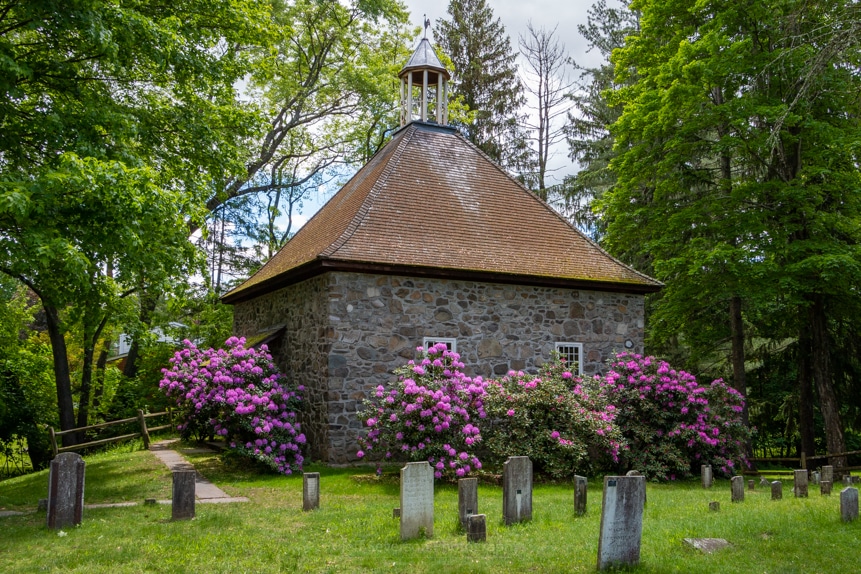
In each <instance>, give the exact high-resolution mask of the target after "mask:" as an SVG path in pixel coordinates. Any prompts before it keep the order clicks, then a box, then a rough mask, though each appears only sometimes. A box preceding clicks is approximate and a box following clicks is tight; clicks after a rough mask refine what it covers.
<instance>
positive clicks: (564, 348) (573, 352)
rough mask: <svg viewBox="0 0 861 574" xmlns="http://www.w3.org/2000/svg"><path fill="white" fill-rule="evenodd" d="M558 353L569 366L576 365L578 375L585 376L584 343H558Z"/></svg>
mask: <svg viewBox="0 0 861 574" xmlns="http://www.w3.org/2000/svg"><path fill="white" fill-rule="evenodd" d="M556 352H557V353H558V354H559V358H561V359H565V363H566V364H567V365H571V364H575V363H576V365H577V369H576V374H578V375H582V374H583V343H556Z"/></svg>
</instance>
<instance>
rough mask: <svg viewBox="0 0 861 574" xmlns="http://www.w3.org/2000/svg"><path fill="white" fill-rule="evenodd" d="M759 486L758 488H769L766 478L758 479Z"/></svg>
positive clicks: (769, 484)
mask: <svg viewBox="0 0 861 574" xmlns="http://www.w3.org/2000/svg"><path fill="white" fill-rule="evenodd" d="M759 485H760V486H766V487H770V486H771V483H770V482H769V481H768V479H767V478H765V477H764V476H763V477H762V478H760V479H759Z"/></svg>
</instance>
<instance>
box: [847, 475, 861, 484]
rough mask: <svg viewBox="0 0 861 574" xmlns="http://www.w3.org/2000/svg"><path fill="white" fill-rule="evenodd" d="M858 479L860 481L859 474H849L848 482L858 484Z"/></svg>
mask: <svg viewBox="0 0 861 574" xmlns="http://www.w3.org/2000/svg"><path fill="white" fill-rule="evenodd" d="M859 481H861V476H850V477H849V482H850V483H851V484H858V482H859Z"/></svg>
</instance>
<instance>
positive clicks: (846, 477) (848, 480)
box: [843, 474, 852, 486]
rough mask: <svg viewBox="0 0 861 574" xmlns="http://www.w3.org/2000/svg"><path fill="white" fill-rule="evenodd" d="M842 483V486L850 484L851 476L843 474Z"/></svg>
mask: <svg viewBox="0 0 861 574" xmlns="http://www.w3.org/2000/svg"><path fill="white" fill-rule="evenodd" d="M843 485H844V486H852V477H851V476H849V475H848V474H847V475H844V476H843Z"/></svg>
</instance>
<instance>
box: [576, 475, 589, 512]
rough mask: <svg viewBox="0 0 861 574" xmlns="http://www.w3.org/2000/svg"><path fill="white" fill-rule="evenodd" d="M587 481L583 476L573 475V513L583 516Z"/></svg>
mask: <svg viewBox="0 0 861 574" xmlns="http://www.w3.org/2000/svg"><path fill="white" fill-rule="evenodd" d="M588 486H589V482H588V481H587V480H586V477H585V476H578V475H576V474H575V475H574V514H576V515H577V516H583V515H584V514H586V489H587V487H588Z"/></svg>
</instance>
